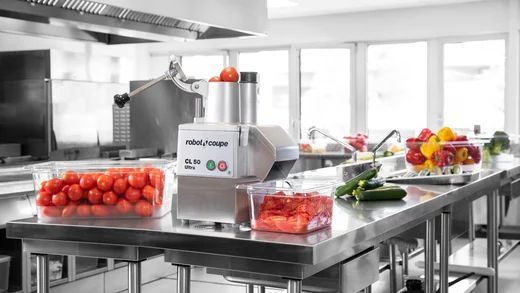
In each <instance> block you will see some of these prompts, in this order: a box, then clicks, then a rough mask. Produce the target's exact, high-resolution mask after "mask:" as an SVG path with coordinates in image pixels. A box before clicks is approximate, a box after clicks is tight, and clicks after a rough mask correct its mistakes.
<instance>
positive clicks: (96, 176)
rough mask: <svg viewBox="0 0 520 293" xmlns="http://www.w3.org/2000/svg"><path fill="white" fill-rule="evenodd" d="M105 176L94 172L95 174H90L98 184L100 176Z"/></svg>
mask: <svg viewBox="0 0 520 293" xmlns="http://www.w3.org/2000/svg"><path fill="white" fill-rule="evenodd" d="M101 175H103V173H98V172H94V173H90V176H92V179H94V181H96V182H97V179H98V178H99V176H101Z"/></svg>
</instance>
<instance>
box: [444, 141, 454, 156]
mask: <svg viewBox="0 0 520 293" xmlns="http://www.w3.org/2000/svg"><path fill="white" fill-rule="evenodd" d="M442 150H444V151H448V152H450V153H452V154H453V155H455V154H457V149H456V148H455V147H454V146H453V145H452V144H449V143H446V144H444V145H443V146H442Z"/></svg>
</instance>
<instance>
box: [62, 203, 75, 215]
mask: <svg viewBox="0 0 520 293" xmlns="http://www.w3.org/2000/svg"><path fill="white" fill-rule="evenodd" d="M76 208H77V206H76V204H69V205H68V206H66V207H65V208H63V211H62V212H61V215H62V216H63V217H65V218H68V217H72V216H74V214H75V213H76Z"/></svg>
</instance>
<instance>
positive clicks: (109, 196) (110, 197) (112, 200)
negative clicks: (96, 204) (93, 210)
mask: <svg viewBox="0 0 520 293" xmlns="http://www.w3.org/2000/svg"><path fill="white" fill-rule="evenodd" d="M117 199H118V197H117V195H116V194H115V193H114V192H113V191H107V192H105V193H103V203H104V204H106V205H109V206H113V205H115V204H116V203H117Z"/></svg>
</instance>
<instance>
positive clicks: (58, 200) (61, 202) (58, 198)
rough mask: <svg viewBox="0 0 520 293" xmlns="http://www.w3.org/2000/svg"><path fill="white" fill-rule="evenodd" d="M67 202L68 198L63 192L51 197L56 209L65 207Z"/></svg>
mask: <svg viewBox="0 0 520 293" xmlns="http://www.w3.org/2000/svg"><path fill="white" fill-rule="evenodd" d="M68 202H69V198H68V197H67V195H66V194H65V192H63V191H60V192H58V193H56V194H54V195H53V196H52V203H53V204H54V205H55V206H57V207H63V206H66V205H67V203H68Z"/></svg>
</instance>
